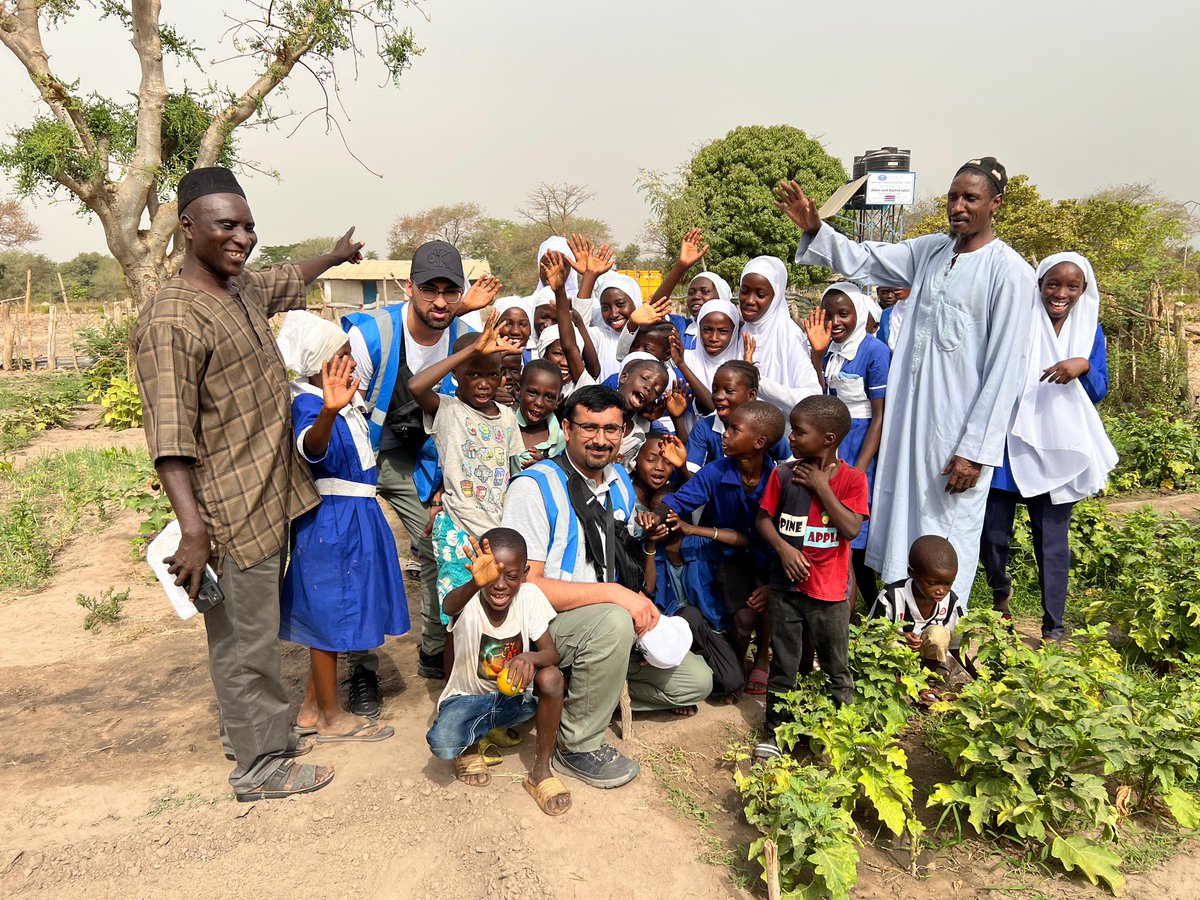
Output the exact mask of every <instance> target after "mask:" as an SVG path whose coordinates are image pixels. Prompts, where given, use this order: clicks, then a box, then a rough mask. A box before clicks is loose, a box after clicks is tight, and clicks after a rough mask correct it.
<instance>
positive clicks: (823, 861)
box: [808, 844, 858, 898]
mask: <svg viewBox="0 0 1200 900" xmlns="http://www.w3.org/2000/svg"><path fill="white" fill-rule="evenodd" d="M808 861H809V862H810V863H812V866H813V871H814V872H815V873H816V874H817V876H818V877H819V878H821V880H823V881H824V882H825V887H826V889H827V891H828V893H827V896H829V897H833V898H842V897H849V896H850V889H851V888H852V887H854V885H855V883H856V882H857V881H858V849H857V848H856V847H855V846H854V845H853V844H835V845H832V846H824V847H817V848H816V849H815V850H813V852H812V853H810V854H808Z"/></svg>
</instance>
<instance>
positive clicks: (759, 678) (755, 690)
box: [746, 669, 770, 694]
mask: <svg viewBox="0 0 1200 900" xmlns="http://www.w3.org/2000/svg"><path fill="white" fill-rule="evenodd" d="M768 677H770V676H769V674H768V673H767V672H765V671H763V670H762V669H751V670H750V676H749V677H748V678H747V679H746V693H747V694H765V693H766V692H767V678H768Z"/></svg>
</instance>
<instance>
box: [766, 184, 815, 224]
mask: <svg viewBox="0 0 1200 900" xmlns="http://www.w3.org/2000/svg"><path fill="white" fill-rule="evenodd" d="M775 206H776V208H777V209H779V210H781V211H782V212H784V213H785V214H786V215H787V217H788V218H789V219H791V220H792V221H793V222H795V223H796V224H797V225H799V226H800V230H801V231H803V232H804V233H805V234H807V235H808V236H809V237H812V236H813V235H815V234H816V233H817V232H818V231H820V230H821V214H820V213H819V212H818V211H817V204H815V203H813V202H812V201H811V200H809V199H808V197H807V196H805V194H804V191H803V190H801V189H800V185H798V184H797V183H796V182H794V181H781V182H779V185H778V187H776V188H775Z"/></svg>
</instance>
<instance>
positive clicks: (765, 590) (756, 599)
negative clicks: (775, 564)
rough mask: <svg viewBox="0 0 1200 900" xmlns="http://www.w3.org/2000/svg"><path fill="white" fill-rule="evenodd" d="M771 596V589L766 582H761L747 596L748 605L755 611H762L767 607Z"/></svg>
mask: <svg viewBox="0 0 1200 900" xmlns="http://www.w3.org/2000/svg"><path fill="white" fill-rule="evenodd" d="M770 598H771V589H770V588H769V587H767V585H765V584H760V585H759V586H758V587H756V588H755V589H754V590H752V591H751V592H750V596H749V597H747V598H746V605H747V606H748V607H750V608H751V609H752V610H754V611H755V612H762V611H763V610H764V609H766V608H767V601H768V600H769V599H770Z"/></svg>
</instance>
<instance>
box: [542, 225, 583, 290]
mask: <svg viewBox="0 0 1200 900" xmlns="http://www.w3.org/2000/svg"><path fill="white" fill-rule="evenodd" d="M547 250H557V251H558V252H559V253H561V254H562V255H563V256H565V257H567V258H568V259H570V260H571V261H572V262H574V260H575V254H574V253H573V252H572V251H571V245H570V244H568V243H567V239H566V238H564V237H559V236H558V235H557V234H556V235H553V236H551V237H548V238H546V239H545V240H544V241H542V245H541V246H540V247H538V255H537V270H538V272H537V276H538V287H546V286H547V285H546V282H544V281H542V257H543V256H545V255H546V251H547ZM567 296H568V297H570V298H571V299H572V300H574V299H575V298H576V297H577V296H579V273H578V272H576V271H575V270H574V269H568V270H567Z"/></svg>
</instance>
